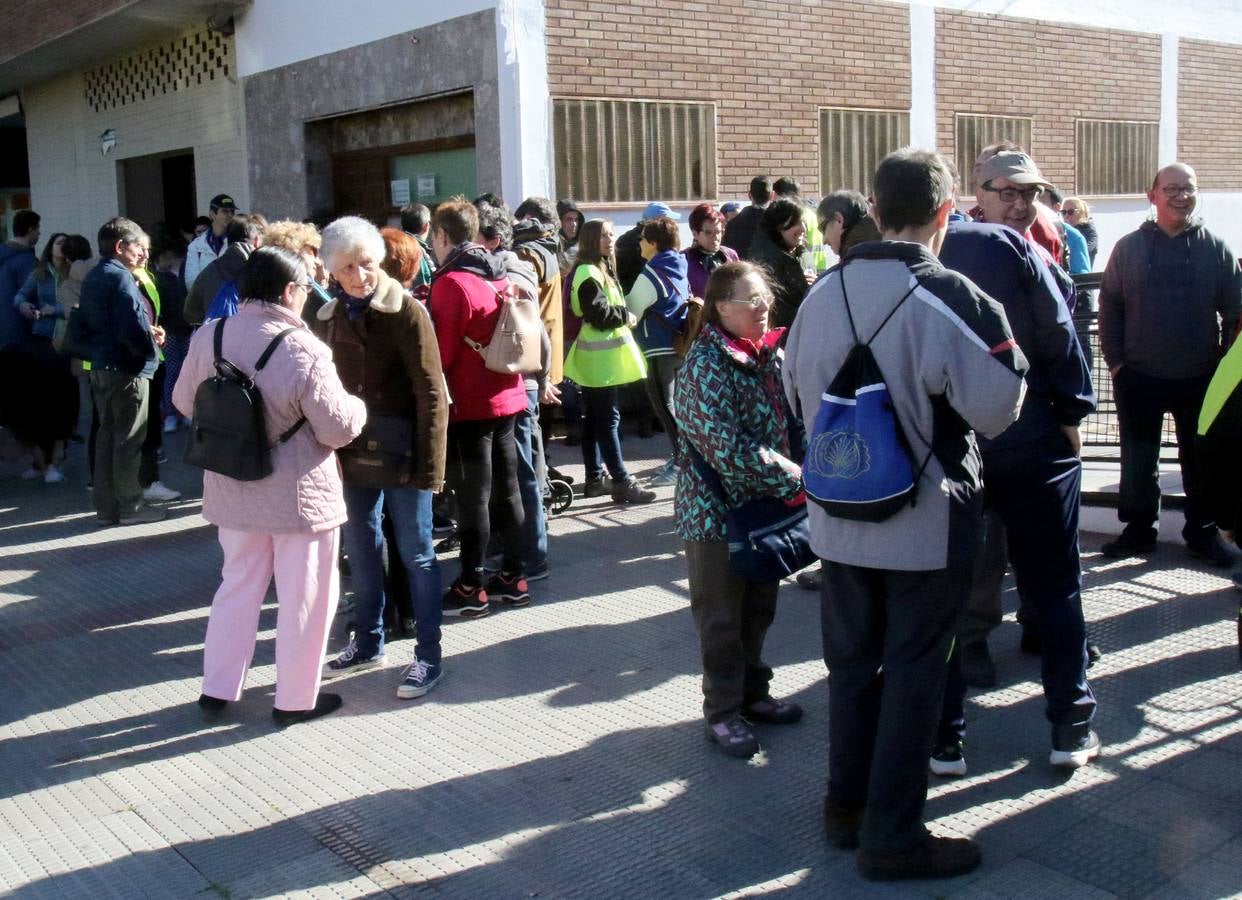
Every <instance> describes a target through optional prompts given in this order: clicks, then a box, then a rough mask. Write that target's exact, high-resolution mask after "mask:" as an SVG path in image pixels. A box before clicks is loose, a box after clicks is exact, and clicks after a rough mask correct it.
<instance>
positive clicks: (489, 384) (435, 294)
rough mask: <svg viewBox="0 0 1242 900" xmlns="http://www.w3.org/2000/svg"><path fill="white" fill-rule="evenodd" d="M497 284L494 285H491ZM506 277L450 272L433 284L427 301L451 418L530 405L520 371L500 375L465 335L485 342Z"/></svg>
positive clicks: (457, 419)
mask: <svg viewBox="0 0 1242 900" xmlns="http://www.w3.org/2000/svg"><path fill="white" fill-rule="evenodd" d="M493 285H495V286H494V287H493ZM504 287H505V282H504V281H503V280H500V281H496V282H488V281H484V280H483V279H482V278H480V277H479V276H477V275H473V274H471V273H469V272H460V271H458V272H446V273H443V274H441V275H439V276H437V278H436V279H435V280H434V281H433V282H432V283H431V297H430V298H429V299H428V301H427V305H428V307H429V308H430V310H431V319H432V321H433V322H434V323H435V326H436V342H437V343H438V344H439V345H440V363H441V365H442V366H443V367H444V377H445V379H446V380H447V381H448V389H449V399H450V400H451V401H452V404H453V405H452V406H451V407H450V408H449V421H450V422H471V421H477V420H479V419H496V418H499V417H500V416H509V415H513V414H514V413H516V412H520V411H521V410H524V409H525V408H526V388H525V386H524V385H523V383H522V376H521V375H501V374H500V373H498V372H492V371H490V370H488V369H486V368H484V366H483V357H482V356H480V355H479V353H478V352H476V351H475V350H474V349H472V348H471V347H470V346H469V345H468V344H466V342H465V341H463V340H462V338H463V336H464V337H469V338H470V339H471V340H474V341H477V342H478V343H480V344H484V345H486V344H487V343H488V342H489V341H491V339H492V332H493V331H495V330H496V320H497V319H498V318H500V301H499V299H498V298H497V296H496V292H497V290H502V289H504Z"/></svg>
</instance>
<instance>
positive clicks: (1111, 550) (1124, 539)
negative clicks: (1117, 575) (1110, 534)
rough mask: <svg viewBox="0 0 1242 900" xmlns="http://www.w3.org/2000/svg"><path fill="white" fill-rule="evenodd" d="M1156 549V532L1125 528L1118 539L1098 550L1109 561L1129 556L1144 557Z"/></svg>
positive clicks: (1153, 530) (1148, 529)
mask: <svg viewBox="0 0 1242 900" xmlns="http://www.w3.org/2000/svg"><path fill="white" fill-rule="evenodd" d="M1155 549H1156V530H1155V529H1154V528H1134V529H1131V528H1130V527H1128V526H1127V527H1126V528H1125V529H1124V530H1123V531H1122V532H1121V535H1120V536H1119V537H1116V538H1113V540H1111V541H1108V542H1107V543H1106V544H1104V546H1103V547H1101V548H1100V552H1101V553H1103V554H1104V555H1105V556H1107V557H1108V558H1109V559H1126V558H1127V557H1130V556H1144V555H1146V554H1148V553H1151V552H1152V551H1153V550H1155Z"/></svg>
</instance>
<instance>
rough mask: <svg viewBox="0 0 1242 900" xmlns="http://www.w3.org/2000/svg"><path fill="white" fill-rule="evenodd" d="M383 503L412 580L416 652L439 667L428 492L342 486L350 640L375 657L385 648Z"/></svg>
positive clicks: (437, 598)
mask: <svg viewBox="0 0 1242 900" xmlns="http://www.w3.org/2000/svg"><path fill="white" fill-rule="evenodd" d="M385 501H387V504H386V505H387V511H388V515H389V516H391V517H392V525H393V533H394V534H395V535H396V536H397V546H396V548H395V549H396V552H397V555H399V556H400V557H401V561H402V562H403V563H404V564H405V569H406V572H407V573H408V575H409V578H410V604H411V605H412V606H413V607H414V624H415V628H414V636H415V655H416V656H417V657H418V658H419V659H420V660H422V661H423V662H425V663H429V664H431V665H439V663H440V620H441V618H442V617H443V607H442V606H441V599H440V591H441V587H440V564H439V563H438V562H436V552H435V549H434V548H433V546H432V538H431V491H423V490H419V489H418V488H412V487H404V488H385V489H383V490H379V489H378V488H360V487H352V486H350V485H348V484H347V485H345V508H346V509H347V510H348V511H349V521H347V522H346V523H345V524H344V525H343V526H342V527H341V537H342V538H343V539H344V542H345V552H346V553H348V554H349V569H350V573H351V582H352V585H353V589H354V611H353V627H354V640H355V642H356V643H357V645H358V652H359V653H360V654H361V655H363V656H374V655H375V654H376V653H379V652H380V651H381V650H383V649H384V564H383V560H382V558H381V552H382V549H383V544H384V533H383V529H382V528H381V527H380V514H381V512H382V511H383V510H384V508H385ZM389 549H390V551H391V550H392V549H393V548H389Z"/></svg>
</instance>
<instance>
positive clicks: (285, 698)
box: [203, 528, 341, 711]
mask: <svg viewBox="0 0 1242 900" xmlns="http://www.w3.org/2000/svg"><path fill="white" fill-rule="evenodd" d="M219 531H220V546H221V547H222V548H224V568H223V569H222V571H221V573H220V575H221V580H220V587H219V589H218V590H217V591H216V596H215V598H214V599H213V600H212V601H211V616H210V617H209V618H208V620H207V639H206V642H205V647H204V650H203V693H204V694H206V695H207V696H209V697H218V698H219V699H221V700H239V699H241V693H242V687H243V685H244V684H245V681H246V671H247V670H248V669H249V668H250V660H251V659H252V658H253V657H254V644H255V637H256V636H257V634H258V631H259V609H260V607H261V606H262V605H263V597H264V596H265V595H266V594H267V586H268V585H269V584H270V583H271V581H272V576H273V575H275V577H276V602H277V611H276V707H277V708H278V709H284V710H290V711H293V710H300V709H313V708H314V706H315V699H316V697H318V696H319V678H320V672H321V667H322V665H323V655H324V651H325V650H326V649H327V647H328V629H329V626H330V625H331V623H332V617H333V616H334V615H336V604H337V601H338V600H339V599H340V593H341V583H340V575H339V573H338V571H337V567H336V562H337V560H336V557H337V548H338V544H339V537H338V535H339V534H340V532H339V531H338V530H337V529H335V528H334V529H332V530H331V531H323V532H319V533H317V534H264V533H262V532H257V531H235V530H233V529H231V528H221V529H219Z"/></svg>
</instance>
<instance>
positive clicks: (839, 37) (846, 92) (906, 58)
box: [547, 0, 910, 197]
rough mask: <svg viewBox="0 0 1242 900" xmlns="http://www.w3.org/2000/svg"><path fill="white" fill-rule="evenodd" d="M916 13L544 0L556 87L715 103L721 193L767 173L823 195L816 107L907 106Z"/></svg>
mask: <svg viewBox="0 0 1242 900" xmlns="http://www.w3.org/2000/svg"><path fill="white" fill-rule="evenodd" d="M909 16H910V13H909V8H908V7H907V6H905V5H902V4H896V3H877V2H854V0H849V2H846V0H839V2H823V0H816V2H788V0H785V2H776V0H766V2H765V0H755V2H749V0H715V2H712V3H698V2H685V0H682V2H676V3H674V2H669V0H660V2H656V0H634V2H631V3H602V2H596V0H547V34H548V81H549V88H550V90H551V93H552V96H553V97H608V98H612V99H646V100H694V101H715V103H716V141H717V188H718V196H720V197H745V195H746V188H747V186H748V184H749V182H750V179H751V178H752V177H753V176H754V175H757V174H763V173H768V174H773V175H792V176H794V177H795V178H797V179H798V181H799V182H800V183H801V185H802V188H803V190H804V191H805V192H806V193H808V194H819V193H820V192H821V190H822V188H821V186H820V184H819V137H818V136H819V122H818V115H817V112H816V109H817V107H819V106H856V107H868V108H884V109H898V110H908V109H909V108H910V40H909ZM752 46H753V47H755V48H756V49H754V50H752V51H750V52H749V53H748V52H747V48H748V47H752ZM831 187H836V186H835V185H833V186H831Z"/></svg>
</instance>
